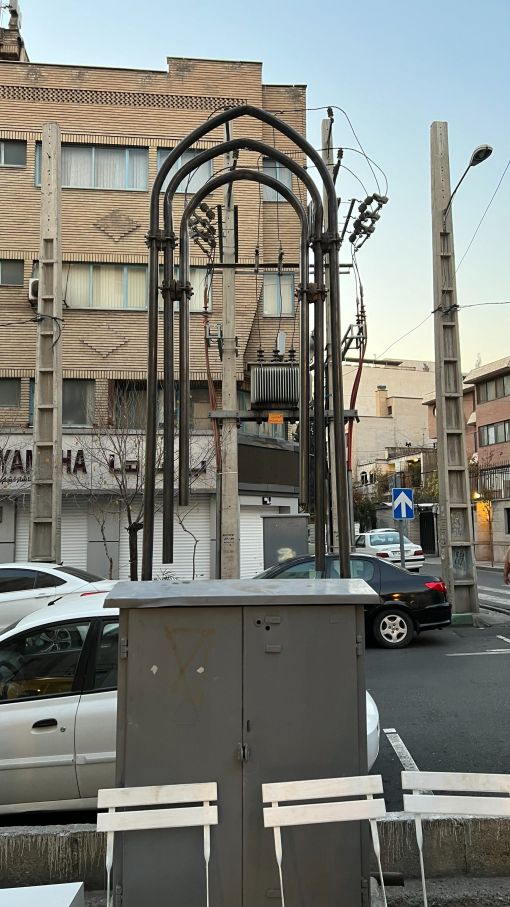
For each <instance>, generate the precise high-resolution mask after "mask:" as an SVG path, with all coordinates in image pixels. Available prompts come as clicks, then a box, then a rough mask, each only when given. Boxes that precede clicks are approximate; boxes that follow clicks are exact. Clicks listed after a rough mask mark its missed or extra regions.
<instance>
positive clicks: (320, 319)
mask: <svg viewBox="0 0 510 907" xmlns="http://www.w3.org/2000/svg"><path fill="white" fill-rule="evenodd" d="M314 279H315V303H314V373H313V374H314V389H313V416H314V419H313V421H314V460H315V569H316V571H317V573H318V574H319V575H320V574H323V575H324V571H325V569H326V431H325V413H324V390H325V388H324V295H323V293H324V271H323V261H322V250H321V248H320V243H316V244H314Z"/></svg>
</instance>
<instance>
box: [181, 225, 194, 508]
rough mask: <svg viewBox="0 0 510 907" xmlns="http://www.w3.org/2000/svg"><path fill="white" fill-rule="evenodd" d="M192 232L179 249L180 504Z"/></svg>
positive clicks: (184, 496) (184, 497) (186, 442)
mask: <svg viewBox="0 0 510 907" xmlns="http://www.w3.org/2000/svg"><path fill="white" fill-rule="evenodd" d="M189 278H190V273H189V230H188V228H187V226H186V231H185V233H184V242H182V243H181V248H180V262H179V279H180V282H181V299H180V302H179V504H180V505H181V506H183V507H186V506H187V505H188V504H189V480H190V475H189V454H190V432H191V419H190V380H189V299H188V290H187V285H188V284H189Z"/></svg>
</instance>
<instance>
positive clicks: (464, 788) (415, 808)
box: [402, 772, 510, 907]
mask: <svg viewBox="0 0 510 907" xmlns="http://www.w3.org/2000/svg"><path fill="white" fill-rule="evenodd" d="M402 789H403V790H404V791H406V790H411V791H412V792H413V793H412V794H404V811H405V812H407V813H410V814H411V815H412V816H413V817H414V825H415V831H416V843H417V845H418V855H419V859H420V872H421V884H422V893H423V904H424V907H428V900H427V885H426V880H425V863H424V858H423V828H422V818H423V816H440V815H448V816H510V796H509V794H510V775H490V774H484V773H482V772H402ZM436 791H447V793H436ZM475 794H477V795H478V796H473V795H475ZM480 794H482V795H483V794H504V796H500V797H497V796H492V797H485V796H480Z"/></svg>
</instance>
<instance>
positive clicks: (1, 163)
mask: <svg viewBox="0 0 510 907" xmlns="http://www.w3.org/2000/svg"><path fill="white" fill-rule="evenodd" d="M26 164H27V143H26V142H15V141H11V140H9V139H2V141H1V142H0V167H26Z"/></svg>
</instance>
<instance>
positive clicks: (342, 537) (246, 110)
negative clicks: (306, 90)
mask: <svg viewBox="0 0 510 907" xmlns="http://www.w3.org/2000/svg"><path fill="white" fill-rule="evenodd" d="M242 116H251V117H253V118H254V119H257V120H260V121H261V122H264V123H266V124H267V125H270V126H272V127H274V128H275V129H277V130H278V132H280V133H282V134H283V135H285V136H286V137H287V138H289V139H291V141H293V142H294V144H295V145H297V147H298V148H300V149H301V150H302V151H303V152H304V153H305V154H306V155H307V157H309V158H310V159H311V160H312V161H313V163H314V164H315V166H316V167H317V170H318V173H319V174H320V176H321V179H322V182H323V183H324V186H325V189H326V193H327V200H328V223H329V233H328V235H327V236H325V237H323V243H321V245H323V248H326V247H327V248H328V251H329V261H330V297H331V304H330V313H331V316H330V317H331V343H332V358H333V365H334V368H333V381H332V384H333V387H332V390H333V410H334V432H335V445H336V463H335V464H332V468H335V469H336V473H337V483H336V485H337V510H338V515H339V542H340V544H339V555H340V568H341V573H342V575H343V576H344V577H348V576H350V563H349V549H350V540H349V529H348V518H347V511H348V489H347V471H346V451H345V431H344V402H343V388H342V384H343V382H342V372H341V327H340V299H339V275H338V264H339V262H338V245H339V241H338V210H337V199H336V192H335V186H334V183H333V179H332V177H331V174H330V173H329V171H328V169H327V167H326V164H325V163H324V161H323V160H322V158H321V156H320V154H319V153H318V152H317V151H316V150H315V149H314V148H313V147H312V146H311V145H310V143H309V142H308V141H307V140H306V139H305V138H304V137H303V136H302V135H301V134H300V133H299V132H298V131H297V130H295V129H294V128H293V127H292V126H289V125H288V124H287V123H284V122H283V121H282V120H279V119H278V117H276V116H274V115H273V114H271V113H268V112H267V111H265V110H262V109H261V108H258V107H254V106H252V105H249V104H244V105H241V106H240V107H235V108H229V109H227V110H225V111H223V112H222V113H219V114H217V115H216V116H214V117H212V118H211V119H209V120H207V121H206V122H205V123H203V124H201V125H200V126H198V127H197V128H196V129H194V130H193V131H192V132H191V133H190V134H189V135H188V136H187V137H186V138H185V139H183V140H182V141H181V142H179V143H178V144H177V145H176V147H175V148H174V149H173V150H172V151H171V152H170V154H169V155H168V157H167V158H166V160H165V161H164V162H163V165H162V167H161V169H160V170H159V172H158V174H157V176H156V179H155V181H154V185H153V188H152V193H151V201H150V229H149V235H148V244H149V249H150V253H149V270H150V277H149V311H148V333H149V344H148V358H147V433H146V451H145V498H144V524H145V527H146V530H147V531H146V532H144V545H143V562H142V578H144V579H150V578H151V576H152V547H153V535H154V533H153V530H154V491H155V489H154V476H155V467H156V430H157V412H156V405H157V398H156V390H157V336H158V266H159V250H160V247H161V246H162V245H163V246H165V245H167V244H168V243H169V242H171V238H170V237H166V236H164V234H163V235H161V233H160V228H159V201H160V192H161V189H162V186H163V182H164V180H165V178H166V176H167V175H168V173H169V171H170V169H171V168H172V166H173V165H174V164H175V163H176V162H177V161H178V160H179V158H180V156H181V154H182V153H183V152H184V151H186V150H187V149H188V148H189V147H190V146H191V145H193V144H194V143H195V142H197V141H199V140H200V139H201V138H203V136H205V135H207V134H208V133H209V132H211V131H213V130H214V129H217V128H218V127H219V126H222V125H224V124H225V123H228V122H231V121H232V120H235V119H238V118H239V117H242ZM314 251H315V250H314ZM317 278H318V274H317V271H316V285H317ZM317 288H318V290H322V283H321V284H320V285H319V286H318V287H317ZM164 296H165V294H164ZM168 296H169V290H167V291H166V297H165V306H166V305H167V304H168ZM317 314H318V313H317V312H316V315H317ZM320 359H322V357H321V356H316V360H320ZM316 380H317V374H316ZM318 386H320V385H318ZM316 389H317V385H316ZM315 396H316V397H317V393H316V394H315ZM321 397H323V395H322V394H321ZM323 412H324V410H323ZM315 428H316V429H317V425H316V426H315ZM315 440H316V449H317V440H318V439H317V437H316V439H315ZM319 498H320V495H319ZM317 503H319V500H317V501H316V504H317ZM342 515H343V517H344V519H343V524H342V523H341V522H340V518H341V516H342ZM318 523H319V534H318V536H317V534H316V536H317V537H316V563H317V567H318V568H319V569H323V568H324V564H325V542H324V540H323V539H322V537H321V536H322V534H323V532H322V526H323V524H322V523H320V521H318Z"/></svg>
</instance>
